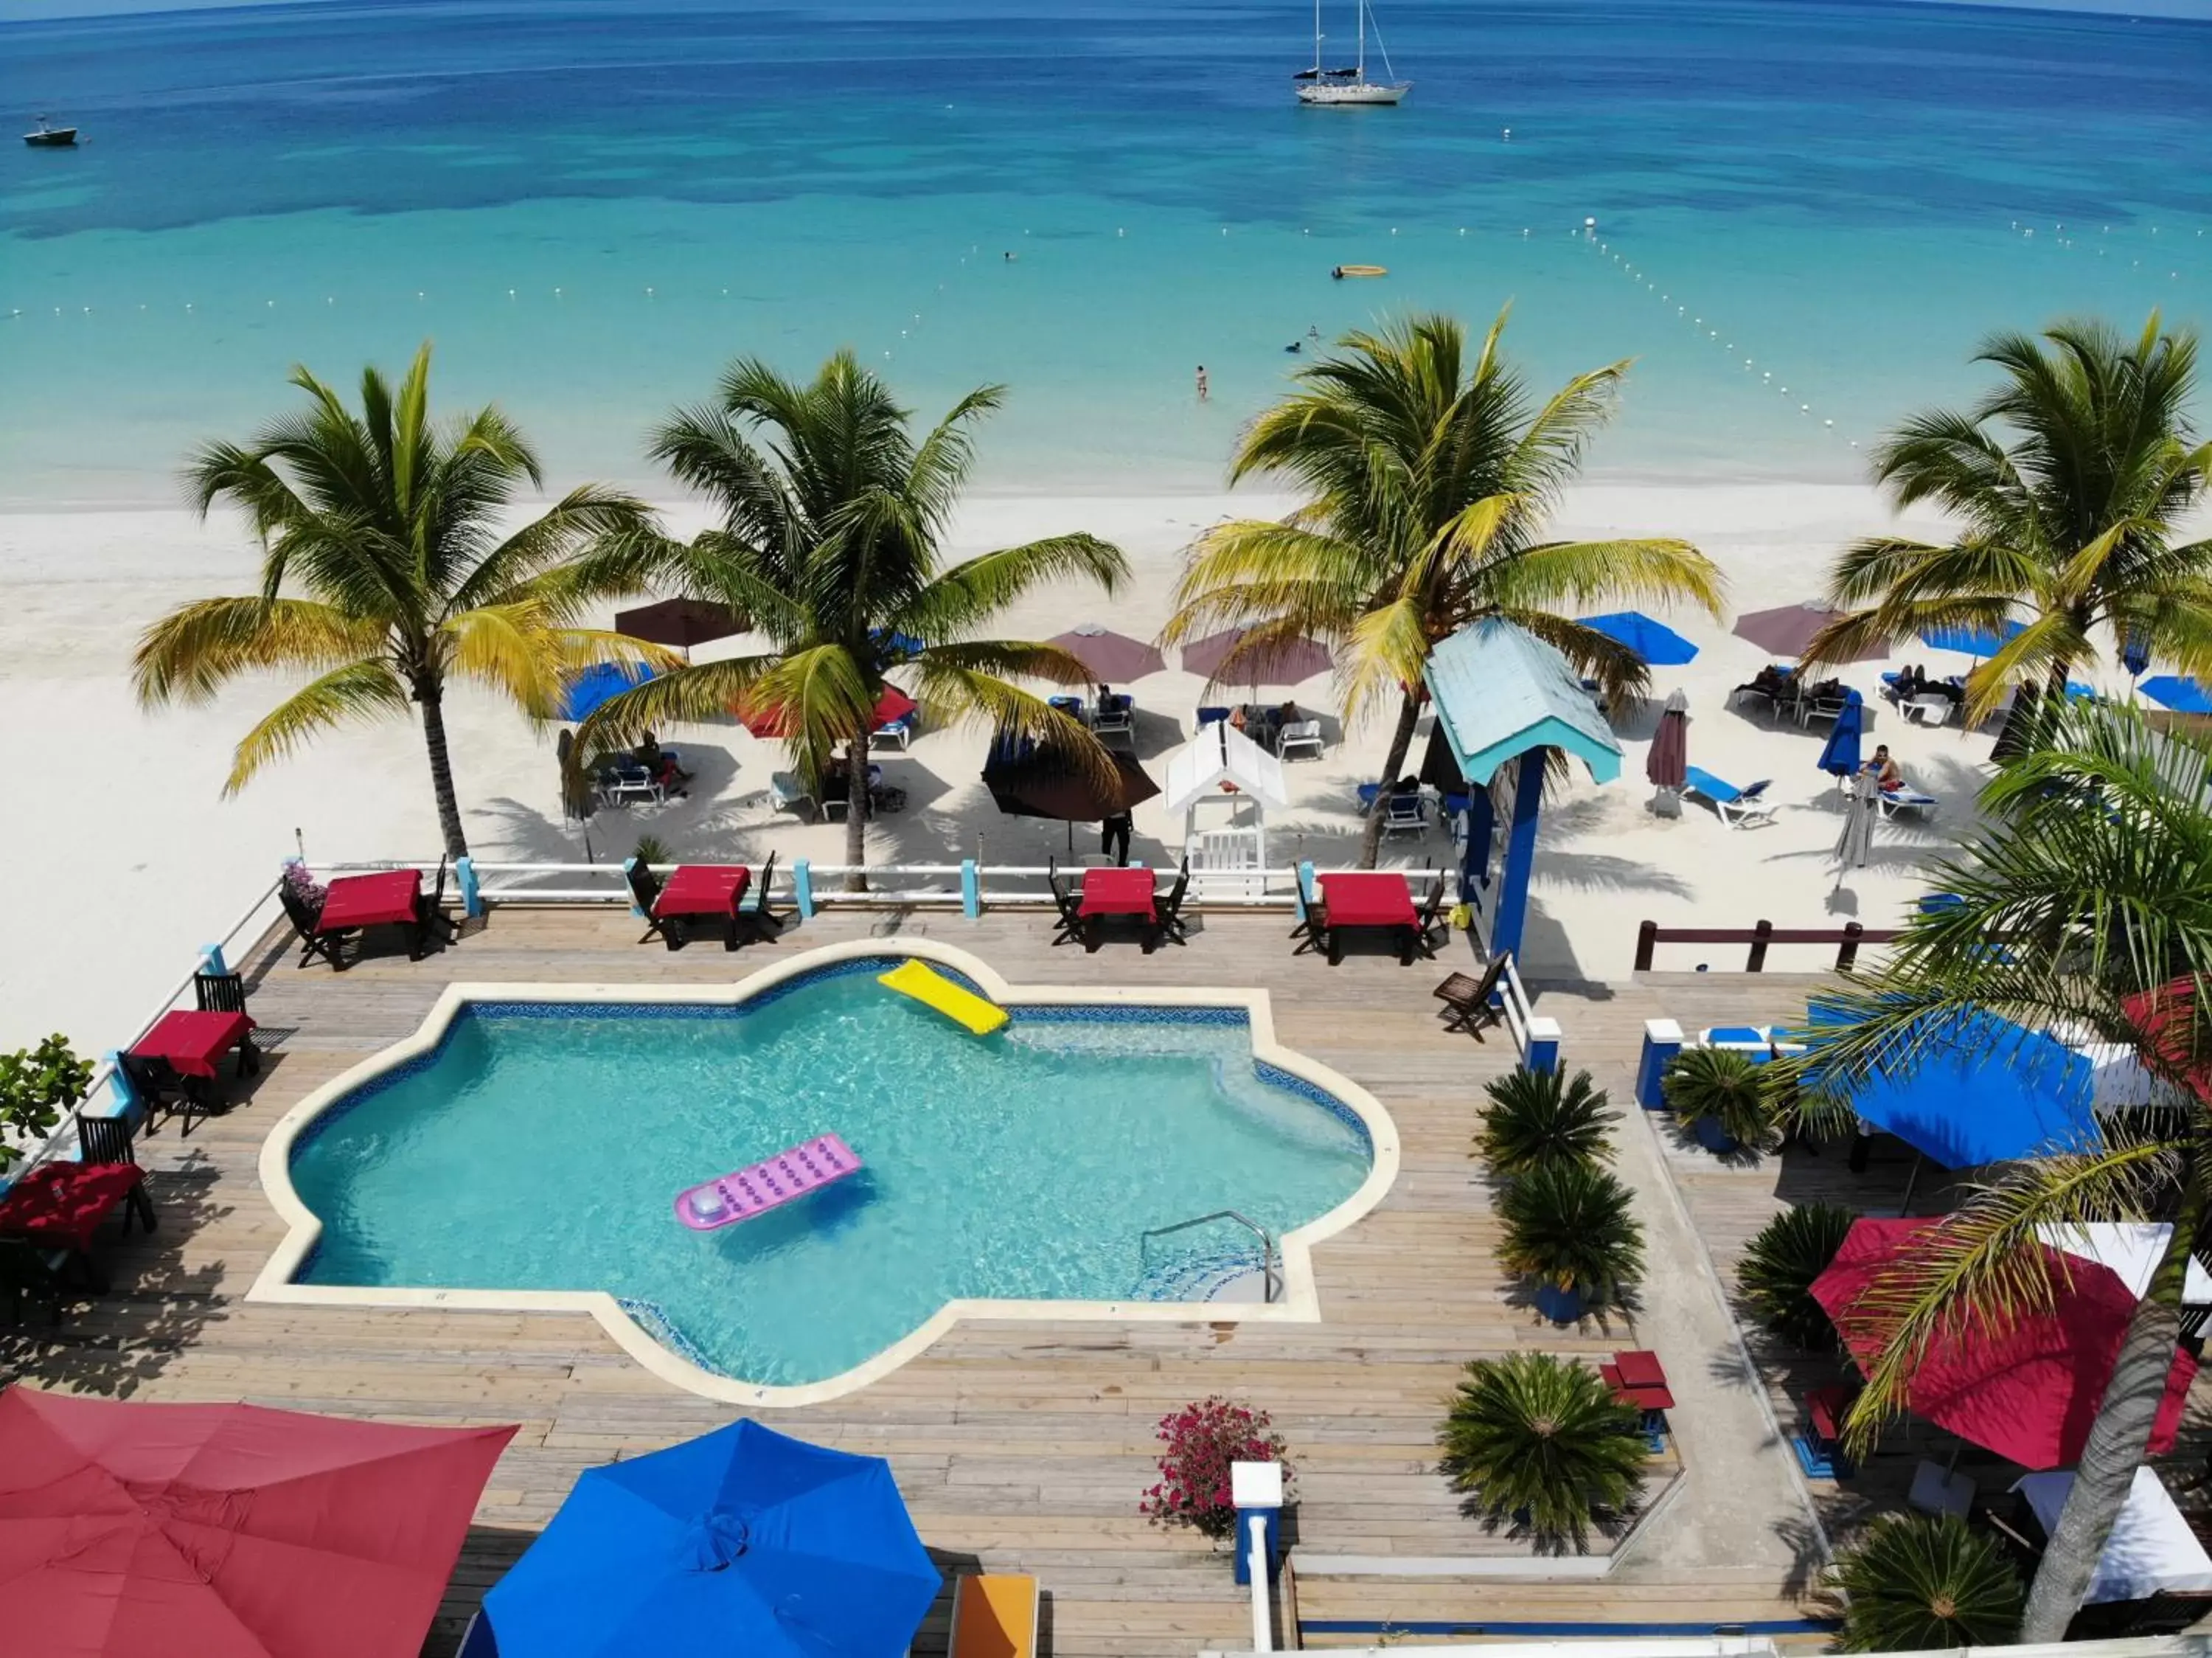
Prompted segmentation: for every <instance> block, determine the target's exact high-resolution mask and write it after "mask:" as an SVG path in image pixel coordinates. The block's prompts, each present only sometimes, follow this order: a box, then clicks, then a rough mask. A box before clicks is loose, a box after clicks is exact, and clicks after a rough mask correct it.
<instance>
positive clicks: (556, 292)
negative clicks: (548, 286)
mask: <svg viewBox="0 0 2212 1658" xmlns="http://www.w3.org/2000/svg"><path fill="white" fill-rule="evenodd" d="M553 297H554V298H555V299H558V298H560V297H561V290H559V289H557V288H556V289H555V290H553Z"/></svg>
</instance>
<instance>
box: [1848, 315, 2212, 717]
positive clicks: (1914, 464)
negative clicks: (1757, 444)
mask: <svg viewBox="0 0 2212 1658" xmlns="http://www.w3.org/2000/svg"><path fill="white" fill-rule="evenodd" d="M1974 361H1976V362H1977V363H1989V364H1990V365H1991V366H1992V367H1994V368H1996V369H1998V370H1999V371H2000V372H2001V375H2002V379H2001V381H2000V383H1999V384H1998V385H1997V387H1996V388H1995V389H1994V390H1992V391H1990V393H1988V394H1987V395H1985V396H1984V397H1983V398H1982V399H1981V400H1980V401H1979V402H1978V403H1976V404H1974V405H1972V407H1971V408H1969V409H1966V410H1965V411H1959V410H1954V409H1936V410H1930V411H1928V412H1926V413H1924V414H1919V415H1916V416H1914V417H1913V418H1911V419H1910V420H1908V421H1906V422H1905V424H1904V425H1902V426H1900V427H1899V429H1898V430H1897V431H1896V432H1895V433H1894V434H1893V436H1891V437H1890V438H1889V439H1888V440H1887V442H1884V443H1883V444H1882V445H1881V447H1880V448H1877V449H1876V450H1875V454H1874V471H1875V479H1877V480H1878V481H1879V482H1880V483H1881V485H1883V486H1884V487H1885V489H1886V490H1887V493H1888V495H1889V498H1890V499H1891V501H1893V503H1895V504H1896V505H1897V506H1899V508H1905V507H1913V506H1919V505H1923V504H1932V505H1935V506H1938V507H1941V508H1942V509H1944V510H1945V511H1946V512H1947V513H1948V514H1949V515H1950V516H1951V518H1952V519H1953V520H1954V522H1955V523H1956V524H1957V526H1958V531H1957V533H1956V535H1955V537H1954V539H1951V540H1950V541H1948V542H1942V543H1937V542H1927V541H1917V540H1914V539H1911V538H1909V537H1904V536H1888V535H1884V536H1875V537H1871V538H1869V539H1866V540H1863V541H1861V542H1859V543H1857V545H1856V546H1852V547H1850V548H1849V549H1847V550H1846V551H1845V552H1844V553H1843V554H1842V556H1841V557H1840V558H1838V560H1837V562H1836V565H1835V568H1834V570H1832V573H1831V575H1830V576H1829V602H1830V603H1832V604H1833V605H1835V606H1836V607H1838V608H1840V609H1844V610H1846V611H1848V612H1849V613H1848V614H1846V615H1844V616H1843V617H1840V618H1838V619H1837V620H1836V621H1834V622H1832V623H1831V624H1830V625H1828V627H1827V628H1826V629H1825V630H1824V631H1822V632H1821V634H1820V637H1818V638H1816V639H1815V640H1814V642H1813V644H1812V648H1811V649H1809V650H1808V652H1807V653H1806V656H1805V659H1804V660H1805V661H1807V662H1808V664H1810V663H1814V662H1818V661H1834V662H1842V661H1849V660H1850V658H1851V656H1852V655H1855V654H1856V653H1857V651H1858V650H1859V649H1861V648H1862V647H1864V646H1869V645H1872V644H1874V643H1876V642H1879V641H1884V640H1904V639H1908V638H1910V637H1912V636H1913V635H1914V634H1915V633H1917V632H1919V631H1922V630H1923V629H1927V628H1931V627H1944V626H1953V625H1966V626H1972V627H1977V628H1983V629H1991V630H1994V629H1996V627H1997V626H1998V625H2000V624H2002V623H2004V622H2006V621H2008V620H2011V619H2019V620H2022V621H2024V622H2025V624H2026V625H2025V627H2024V629H2023V630H2022V631H2021V633H2020V634H2019V635H2018V637H2015V638H2014V639H2012V640H2011V641H2009V642H2008V643H2005V644H2004V645H2003V646H2002V648H2001V649H1999V650H1998V651H1997V652H1996V655H1994V656H1992V657H1990V660H1989V661H1986V662H1984V663H1983V664H1982V666H1981V667H1979V668H1978V669H1977V670H1976V671H1975V672H1974V674H1972V676H1971V677H1970V678H1969V680H1968V681H1967V692H1968V697H1967V702H1968V710H1969V714H1970V716H1979V715H1981V714H1984V713H1987V712H1988V711H1990V710H1992V709H1994V708H1995V707H1996V705H1997V704H1998V703H1999V702H2000V701H2001V700H2002V695H2003V692H2004V690H2005V688H2006V687H2007V686H2011V685H2014V684H2016V683H2018V682H2020V681H2021V680H2040V681H2041V682H2042V683H2043V685H2044V686H2045V690H2046V694H2047V695H2048V696H2049V697H2050V698H2053V699H2056V698H2062V697H2063V695H2064V693H2065V690H2066V680H2067V675H2068V674H2069V672H2070V671H2071V670H2073V669H2074V668H2075V667H2078V666H2081V665H2082V664H2085V663H2089V662H2093V661H2097V660H2098V657H2099V655H2100V649H2099V641H2098V637H2097V636H2098V633H2099V631H2100V629H2102V630H2107V631H2109V635H2110V637H2112V639H2114V640H2115V641H2116V642H2118V643H2120V644H2121V645H2122V646H2123V648H2124V649H2127V650H2130V651H2133V652H2136V653H2140V654H2141V655H2142V656H2143V657H2146V658H2148V657H2149V656H2152V655H2155V656H2159V657H2161V658H2164V659H2166V660H2168V661H2172V662H2174V663H2176V664H2177V665H2179V667H2181V668H2182V669H2183V670H2184V671H2185V672H2188V673H2191V674H2196V673H2202V672H2204V671H2206V670H2207V669H2212V540H2200V541H2194V542H2186V543H2180V544H2177V543H2176V541H2175V539H2174V538H2175V534H2176V532H2177V531H2178V530H2179V528H2180V527H2181V526H2182V524H2183V523H2184V522H2185V521H2187V519H2188V518H2189V516H2190V515H2191V511H2192V509H2194V507H2195V505H2196V504H2197V502H2198V501H2200V500H2201V499H2202V498H2203V495H2204V492H2205V491H2206V489H2207V487H2208V485H2212V448H2208V447H2207V446H2205V445H2203V444H2200V443H2199V442H2197V439H2196V435H2195V432H2194V430H2192V428H2191V421H2190V406H2189V405H2190V402H2191V397H2192V395H2193V393H2194V392H2195V385H2196V370H2197V338H2196V336H2195V335H2194V334H2193V333H2191V332H2188V331H2186V330H2180V331H2177V332H2172V333H2168V332H2162V331H2161V329H2160V326H2159V317H2158V314H2157V313H2156V312H2153V313H2152V314H2151V317H2150V320H2149V321H2148V323H2146V324H2145V325H2144V326H2143V331H2142V333H2141V334H2140V335H2139V336H2137V337H2136V339H2134V340H2133V341H2132V342H2131V341H2130V340H2128V339H2126V338H2124V337H2123V336H2121V335H2120V334H2119V333H2118V332H2115V331H2113V330H2112V329H2111V328H2108V327H2106V326H2103V325H2101V324H2099V323H2095V322H2084V321H2069V322H2062V323H2059V324H2057V326H2054V327H2051V328H2050V329H2048V330H2046V331H2045V332H2044V333H2043V334H2042V335H2041V336H2040V338H2038V337H2035V336H2031V335H2027V334H2018V333H2007V334H1997V335H1995V336H1993V337H1991V338H1990V339H1988V340H1987V341H1985V342H1984V344H1983V345H1982V347H1981V349H1980V350H1979V351H1978V352H1977V353H1976V355H1975V357H1974Z"/></svg>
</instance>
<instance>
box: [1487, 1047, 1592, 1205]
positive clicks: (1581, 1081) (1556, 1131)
mask: <svg viewBox="0 0 2212 1658" xmlns="http://www.w3.org/2000/svg"><path fill="white" fill-rule="evenodd" d="M1483 1092H1484V1093H1486V1094H1488V1095H1489V1096H1490V1103H1489V1105H1488V1106H1485V1107H1484V1108H1483V1112H1482V1131H1481V1133H1480V1134H1479V1135H1477V1136H1476V1137H1475V1149H1476V1151H1477V1152H1478V1153H1479V1154H1480V1156H1481V1158H1482V1160H1483V1161H1484V1162H1486V1163H1487V1164H1488V1165H1489V1166H1490V1172H1491V1173H1493V1174H1497V1175H1501V1176H1504V1177H1505V1178H1507V1179H1511V1178H1512V1177H1514V1176H1516V1175H1520V1174H1526V1173H1530V1172H1531V1171H1532V1170H1534V1169H1539V1168H1547V1167H1552V1166H1553V1165H1555V1164H1574V1165H1577V1166H1583V1165H1589V1166H1595V1165H1596V1164H1598V1163H1602V1162H1610V1161H1612V1160H1613V1146H1612V1143H1611V1142H1610V1141H1609V1140H1608V1139H1607V1133H1606V1128H1607V1123H1608V1121H1609V1120H1610V1119H1611V1118H1612V1115H1613V1112H1612V1106H1611V1105H1610V1103H1609V1102H1608V1101H1607V1099H1606V1094H1605V1090H1604V1089H1603V1088H1599V1087H1597V1086H1596V1085H1595V1083H1593V1082H1591V1081H1590V1074H1589V1072H1588V1071H1586V1070H1580V1071H1577V1072H1576V1073H1575V1075H1574V1080H1573V1081H1572V1082H1568V1081H1567V1080H1566V1079H1565V1077H1563V1076H1561V1075H1560V1073H1559V1072H1558V1071H1555V1070H1552V1071H1540V1070H1523V1069H1522V1068H1521V1067H1520V1066H1517V1065H1516V1067H1514V1069H1512V1070H1510V1071H1508V1072H1506V1073H1505V1075H1504V1076H1498V1077H1493V1078H1492V1079H1491V1081H1490V1082H1488V1083H1486V1085H1485V1086H1484V1088H1483Z"/></svg>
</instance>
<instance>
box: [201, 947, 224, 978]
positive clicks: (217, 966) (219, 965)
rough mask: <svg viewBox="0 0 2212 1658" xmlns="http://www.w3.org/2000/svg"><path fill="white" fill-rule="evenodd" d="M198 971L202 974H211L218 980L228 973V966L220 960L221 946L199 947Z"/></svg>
mask: <svg viewBox="0 0 2212 1658" xmlns="http://www.w3.org/2000/svg"><path fill="white" fill-rule="evenodd" d="M200 971H201V972H204V973H213V974H214V975H215V976H216V978H222V976H223V974H225V973H227V972H229V971H230V964H229V963H228V961H225V960H223V959H222V945H220V944H203V945H201V946H200Z"/></svg>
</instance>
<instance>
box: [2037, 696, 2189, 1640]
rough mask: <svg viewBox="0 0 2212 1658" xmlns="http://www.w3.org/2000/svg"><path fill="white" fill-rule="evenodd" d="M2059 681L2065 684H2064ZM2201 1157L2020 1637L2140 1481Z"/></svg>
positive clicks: (2048, 1634) (2084, 1561)
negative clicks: (2137, 1472) (2136, 1481)
mask: <svg viewBox="0 0 2212 1658" xmlns="http://www.w3.org/2000/svg"><path fill="white" fill-rule="evenodd" d="M2061 690H2062V693H2063V686H2062V687H2061ZM2205 1161H2206V1160H2205V1159H2204V1158H2203V1156H2202V1155H2192V1156H2191V1160H2190V1175H2189V1182H2188V1186H2187V1187H2186V1189H2185V1192H2184V1193H2183V1196H2182V1200H2181V1210H2180V1212H2179V1214H2178V1215H2177V1216H2175V1217H2174V1222H2173V1235H2172V1238H2171V1239H2169V1240H2167V1243H2166V1256H2165V1259H2162V1260H2160V1262H2159V1264H2158V1270H2157V1271H2154V1273H2152V1274H2151V1280H2150V1283H2149V1284H2148V1286H2146V1288H2145V1289H2144V1291H2143V1297H2142V1300H2141V1301H2138V1302H2136V1310H2135V1314H2134V1316H2133V1317H2131V1318H2130V1320H2128V1333H2127V1335H2126V1337H2125V1338H2124V1340H2123V1341H2122V1342H2121V1344H2120V1356H2119V1362H2118V1363H2117V1364H2115V1365H2114V1366H2113V1367H2112V1381H2111V1382H2110V1383H2109V1384H2108V1385H2107V1386H2106V1389H2105V1397H2104V1400H2103V1402H2102V1403H2101V1404H2100V1405H2099V1406H2098V1407H2097V1417H2096V1420H2095V1421H2094V1422H2093V1423H2090V1425H2089V1439H2088V1442H2087V1444H2086V1445H2084V1446H2083V1447H2082V1448H2081V1466H2080V1467H2078V1468H2076V1469H2075V1472H2074V1484H2073V1488H2072V1489H2071V1490H2069V1491H2068V1492H2067V1494H2066V1507H2065V1509H2063V1511H2062V1512H2061V1513H2060V1515H2059V1516H2058V1527H2057V1530H2056V1531H2054V1532H2052V1533H2051V1544H2050V1546H2049V1547H2048V1548H2046V1549H2045V1551H2044V1553H2043V1561H2042V1564H2040V1565H2039V1566H2038V1567H2037V1568H2036V1571H2035V1582H2034V1585H2033V1588H2030V1589H2029V1591H2028V1596H2027V1615H2026V1617H2025V1618H2022V1620H2021V1629H2020V1638H2021V1640H2022V1641H2023V1642H2029V1643H2034V1642H2045V1641H2061V1640H2063V1639H2064V1638H2065V1637H2066V1626H2067V1624H2069V1623H2071V1622H2073V1620H2074V1614H2075V1612H2079V1611H2080V1610H2081V1600H2082V1597H2083V1596H2084V1595H2086V1594H2088V1592H2089V1580H2090V1578H2091V1577H2092V1576H2094V1575H2095V1573H2096V1570H2097V1562H2098V1561H2099V1559H2100V1558H2101V1557H2103V1555H2104V1552H2105V1543H2106V1539H2108V1538H2110V1537H2111V1536H2112V1522H2113V1521H2116V1520H2118V1518H2119V1515H2120V1509H2121V1508H2122V1506H2123V1505H2124V1504H2125V1503H2126V1502H2127V1500H2128V1493H2129V1492H2130V1490H2133V1489H2134V1487H2135V1478H2136V1469H2137V1468H2138V1467H2140V1466H2142V1462H2143V1459H2144V1457H2145V1456H2146V1455H2147V1454H2148V1452H2149V1448H2150V1435H2151V1429H2152V1427H2153V1426H2154V1424H2155V1423H2156V1422H2157V1419H2158V1407H2159V1405H2160V1401H2161V1400H2163V1399H2165V1397H2166V1378H2167V1376H2168V1375H2169V1374H2170V1373H2171V1372H2172V1368H2173V1348H2174V1343H2175V1342H2176V1340H2178V1339H2179V1337H2180V1334H2181V1289H2182V1283H2183V1281H2184V1278H2185V1275H2186V1274H2187V1272H2188V1270H2189V1256H2190V1251H2191V1249H2192V1248H2193V1247H2195V1244H2196V1239H2197V1216H2198V1215H2199V1214H2200V1213H2201V1212H2202V1211H2203V1207H2204V1202H2205V1198H2206V1191H2205V1181H2204V1167H2205Z"/></svg>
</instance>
